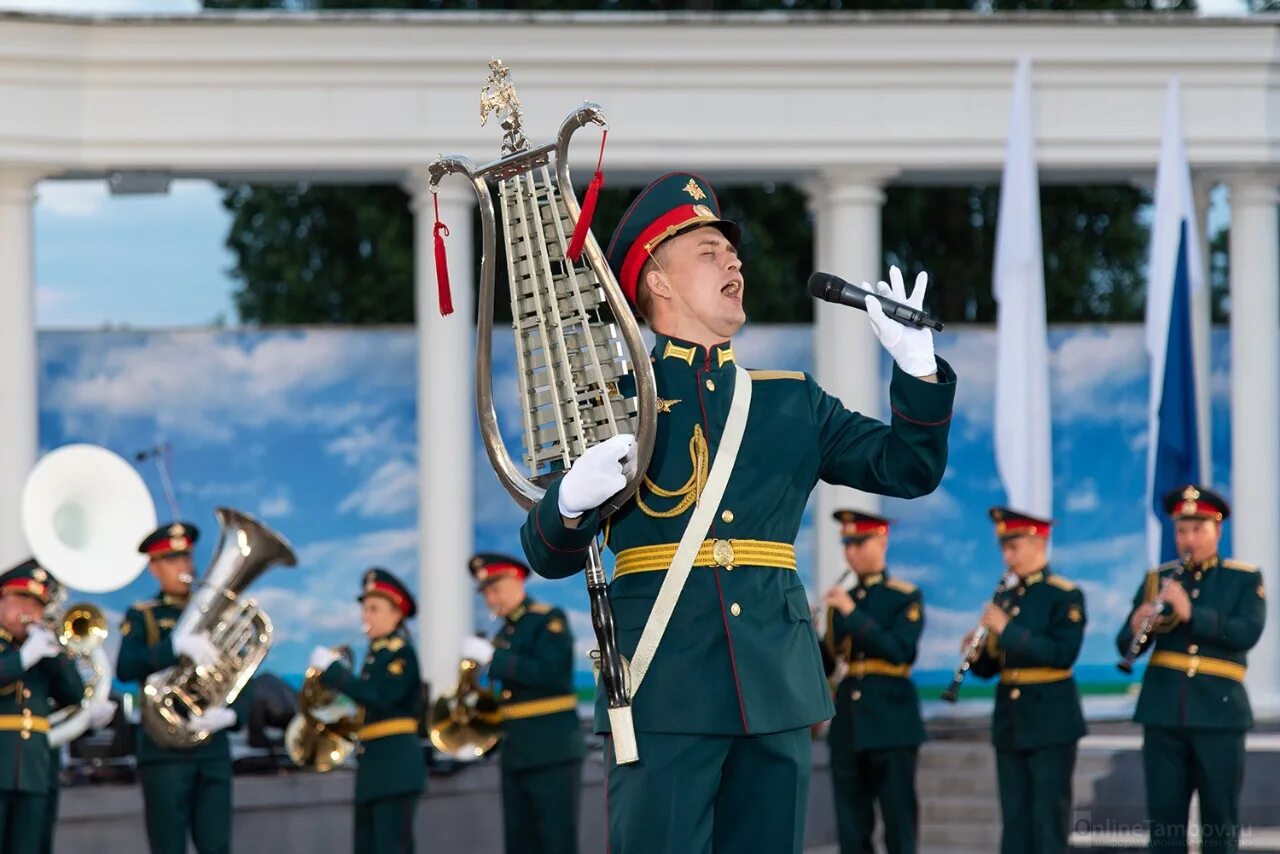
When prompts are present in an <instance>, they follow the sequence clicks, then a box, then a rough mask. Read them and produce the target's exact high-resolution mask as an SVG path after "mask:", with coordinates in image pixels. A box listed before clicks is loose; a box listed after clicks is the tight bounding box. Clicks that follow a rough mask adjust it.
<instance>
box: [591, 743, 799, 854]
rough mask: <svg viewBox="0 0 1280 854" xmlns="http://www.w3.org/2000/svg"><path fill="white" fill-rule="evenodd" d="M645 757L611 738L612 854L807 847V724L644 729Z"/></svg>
mask: <svg viewBox="0 0 1280 854" xmlns="http://www.w3.org/2000/svg"><path fill="white" fill-rule="evenodd" d="M636 748H637V750H638V751H639V753H640V761H639V762H636V763H634V764H630V765H618V764H616V763H615V762H614V760H613V742H612V739H610V740H609V741H608V744H607V747H606V750H605V764H606V767H607V769H608V775H609V776H608V781H607V786H606V801H605V811H606V813H607V814H608V816H609V854H710V852H712V851H715V852H716V854H757V852H764V851H767V852H769V854H787V852H792V854H800V852H801V850H802V848H803V845H804V823H805V809H806V806H807V804H808V800H809V765H810V759H811V756H810V737H809V728H808V727H800V728H799V729H790V730H784V731H783V732H775V733H770V734H768V735H742V736H721V735H680V734H670V733H655V732H638V733H636Z"/></svg>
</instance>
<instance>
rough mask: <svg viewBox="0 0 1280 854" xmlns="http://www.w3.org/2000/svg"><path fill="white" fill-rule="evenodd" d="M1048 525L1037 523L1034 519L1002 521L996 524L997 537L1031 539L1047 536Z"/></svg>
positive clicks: (1046, 523)
mask: <svg viewBox="0 0 1280 854" xmlns="http://www.w3.org/2000/svg"><path fill="white" fill-rule="evenodd" d="M1049 527H1050V526H1049V523H1048V522H1037V521H1035V520H1034V519H1002V520H1000V521H999V522H996V536H997V537H1021V536H1024V535H1030V536H1032V537H1047V536H1049Z"/></svg>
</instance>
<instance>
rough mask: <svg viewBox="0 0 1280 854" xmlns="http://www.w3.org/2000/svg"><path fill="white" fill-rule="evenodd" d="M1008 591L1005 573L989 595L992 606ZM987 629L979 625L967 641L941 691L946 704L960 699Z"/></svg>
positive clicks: (1006, 574)
mask: <svg viewBox="0 0 1280 854" xmlns="http://www.w3.org/2000/svg"><path fill="white" fill-rule="evenodd" d="M1008 589H1009V574H1008V573H1005V574H1004V575H1002V576H1000V583H999V584H997V585H996V592H995V593H992V594H991V602H992V604H994V605H999V604H1000V597H1001V596H1003V595H1004V592H1005V591H1006V590H1008ZM990 634H991V633H990V631H988V629H987V627H986V626H984V625H979V626H978V627H977V628H976V629H974V630H973V636H972V637H971V638H970V639H969V643H968V645H967V646H966V647H965V648H964V653H963V654H962V655H961V657H960V666H959V667H957V668H956V672H955V674H954V675H953V676H952V677H951V684H950V685H949V686H947V690H945V691H943V692H942V694H941V697H942V699H943V700H946V701H947V702H948V703H954V702H955V701H956V700H958V699H960V686H961V685H962V684H963V683H964V677H965V676H967V675H968V674H969V668H970V667H972V666H973V663H974V662H975V661H977V660H978V656H979V655H981V654H982V648H983V647H984V646H986V643H987V637H988V636H989V635H990Z"/></svg>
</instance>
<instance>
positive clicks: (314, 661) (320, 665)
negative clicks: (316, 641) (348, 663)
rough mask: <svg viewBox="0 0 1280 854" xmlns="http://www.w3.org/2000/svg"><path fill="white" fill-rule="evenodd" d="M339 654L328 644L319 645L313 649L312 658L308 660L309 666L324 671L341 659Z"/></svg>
mask: <svg viewBox="0 0 1280 854" xmlns="http://www.w3.org/2000/svg"><path fill="white" fill-rule="evenodd" d="M341 658H342V656H340V655H338V654H337V653H336V652H334V651H333V650H331V649H329V647H327V646H318V647H316V648H315V649H313V650H311V658H310V659H309V660H308V661H307V666H308V667H314V668H315V669H316V670H318V671H320V672H321V673H324V672H325V671H326V670H328V669H329V665H330V664H333V663H334V662H335V661H338V660H339V659H341Z"/></svg>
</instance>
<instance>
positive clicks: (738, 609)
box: [729, 602, 742, 617]
mask: <svg viewBox="0 0 1280 854" xmlns="http://www.w3.org/2000/svg"><path fill="white" fill-rule="evenodd" d="M729 613H730V614H733V616H735V617H736V616H738V615H739V614H741V613H742V606H741V605H739V604H738V603H737V602H734V603H733V604H732V605H730V606H729Z"/></svg>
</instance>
